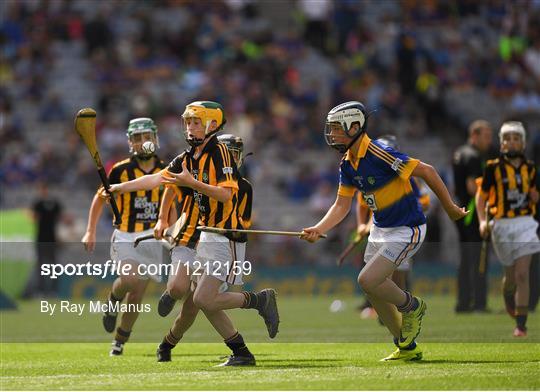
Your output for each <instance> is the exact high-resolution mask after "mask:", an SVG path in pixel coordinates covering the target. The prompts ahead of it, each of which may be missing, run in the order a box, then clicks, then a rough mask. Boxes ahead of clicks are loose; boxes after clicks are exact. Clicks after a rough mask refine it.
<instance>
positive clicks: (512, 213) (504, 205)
mask: <svg viewBox="0 0 540 392" xmlns="http://www.w3.org/2000/svg"><path fill="white" fill-rule="evenodd" d="M481 184H482V185H481V192H482V196H483V197H484V198H485V199H486V200H488V203H489V214H490V216H491V217H493V218H513V217H516V216H522V215H534V214H535V212H536V205H535V203H533V202H532V200H531V199H530V197H529V192H530V191H531V190H532V189H536V167H535V165H534V162H532V161H526V160H523V161H522V163H521V164H520V165H519V167H515V166H514V165H512V164H511V163H510V162H509V161H508V160H507V159H505V158H504V157H500V158H497V159H493V160H490V161H487V164H486V167H485V169H484V174H483V176H482V182H481Z"/></svg>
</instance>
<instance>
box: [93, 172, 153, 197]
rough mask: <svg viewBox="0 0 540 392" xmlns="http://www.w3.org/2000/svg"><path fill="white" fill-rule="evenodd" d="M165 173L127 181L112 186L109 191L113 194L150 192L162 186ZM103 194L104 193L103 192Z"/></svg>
mask: <svg viewBox="0 0 540 392" xmlns="http://www.w3.org/2000/svg"><path fill="white" fill-rule="evenodd" d="M162 173H163V172H159V173H154V174H147V175H145V176H142V177H139V178H136V179H134V180H131V181H126V182H123V183H121V184H115V185H111V187H110V188H109V191H110V192H111V193H116V194H122V193H129V192H136V191H150V190H152V189H154V188H157V187H158V186H160V185H161V177H162V176H163V174H162ZM102 193H103V191H102Z"/></svg>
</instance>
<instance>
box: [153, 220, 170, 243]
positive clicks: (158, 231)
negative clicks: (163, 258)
mask: <svg viewBox="0 0 540 392" xmlns="http://www.w3.org/2000/svg"><path fill="white" fill-rule="evenodd" d="M167 227H169V223H168V222H167V220H166V219H161V218H159V219H158V221H157V222H156V225H155V226H154V237H155V238H157V239H158V240H160V239H162V238H163V235H164V233H165V229H167Z"/></svg>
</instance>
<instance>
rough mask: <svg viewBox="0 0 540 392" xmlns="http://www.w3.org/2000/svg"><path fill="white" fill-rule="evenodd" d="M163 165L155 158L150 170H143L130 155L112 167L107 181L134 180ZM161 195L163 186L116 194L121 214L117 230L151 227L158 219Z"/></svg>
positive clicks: (114, 182)
mask: <svg viewBox="0 0 540 392" xmlns="http://www.w3.org/2000/svg"><path fill="white" fill-rule="evenodd" d="M164 167H165V164H164V163H163V161H161V160H160V159H159V158H156V164H155V166H154V167H153V168H152V169H151V170H150V171H148V172H145V171H144V170H142V169H141V168H140V167H139V164H138V162H137V159H135V158H134V157H131V158H128V159H125V160H123V161H120V162H118V163H116V164H115V165H114V166H113V167H112V169H111V171H110V173H109V182H110V183H111V184H119V183H121V182H126V181H131V180H135V179H136V178H139V177H142V176H144V175H146V174H154V173H158V172H159V171H161V170H162V169H163V168H164ZM162 195H163V187H158V188H154V189H152V190H151V191H137V192H130V193H124V194H122V195H119V196H117V197H116V203H117V205H118V209H119V211H120V215H121V216H122V224H121V225H120V227H118V230H120V231H126V232H129V233H133V232H140V231H144V230H148V229H151V228H153V227H154V226H155V224H156V222H157V219H158V215H159V204H160V201H161V196H162Z"/></svg>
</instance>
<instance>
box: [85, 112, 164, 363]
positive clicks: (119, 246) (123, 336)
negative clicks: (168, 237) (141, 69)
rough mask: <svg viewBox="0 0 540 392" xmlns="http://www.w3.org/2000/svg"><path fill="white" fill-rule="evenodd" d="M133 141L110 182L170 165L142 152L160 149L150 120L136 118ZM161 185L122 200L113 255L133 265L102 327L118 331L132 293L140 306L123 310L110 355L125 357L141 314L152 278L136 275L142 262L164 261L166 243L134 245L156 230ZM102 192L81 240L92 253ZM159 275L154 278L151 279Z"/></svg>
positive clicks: (130, 133)
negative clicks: (124, 304)
mask: <svg viewBox="0 0 540 392" xmlns="http://www.w3.org/2000/svg"><path fill="white" fill-rule="evenodd" d="M127 136H128V143H129V151H130V153H131V157H130V158H128V159H126V160H123V161H120V162H118V163H116V164H115V165H114V166H113V168H112V169H111V172H110V173H109V181H110V183H111V184H118V183H122V182H126V181H129V180H133V179H135V178H140V177H143V176H144V175H146V174H149V173H159V172H161V170H162V169H163V168H164V167H165V165H164V163H163V162H162V161H161V160H160V159H159V158H158V157H157V156H156V155H155V153H154V152H148V151H146V152H143V149H142V145H143V143H144V142H147V141H148V142H151V143H152V144H153V146H154V148H150V149H149V150H151V151H152V150H154V151H155V150H156V148H159V142H158V136H157V127H156V125H155V124H154V121H152V120H151V119H149V118H136V119H133V120H131V121H130V122H129V126H128V130H127ZM161 188H162V187H160V185H159V184H157V185H156V186H155V187H152V188H150V189H149V190H148V191H146V192H145V191H138V192H136V191H133V192H130V193H125V194H123V195H121V196H120V197H119V198H118V199H117V202H118V206H119V209H120V214H121V215H122V224H121V225H120V227H118V228H117V229H116V230H114V233H113V235H112V239H111V259H112V260H116V261H121V262H122V264H131V271H130V272H129V273H128V274H126V275H120V276H119V277H118V278H117V279H116V280H115V281H114V283H113V285H112V288H111V292H110V294H109V303H108V305H109V308H108V309H107V311H106V312H105V313H104V314H103V327H104V328H105V330H106V331H107V332H113V331H114V329H115V326H116V318H117V316H118V310H117V307H118V306H119V304H120V303H121V302H122V300H123V299H124V297H126V295H127V300H126V302H127V304H129V305H135V309H133V307H130V308H131V309H130V310H131V311H128V312H124V313H123V314H122V318H121V320H120V326H119V327H118V328H117V329H116V335H115V337H114V340H113V343H112V348H111V351H110V355H121V354H122V352H123V347H124V344H125V343H126V342H127V341H128V339H129V336H130V334H131V330H132V328H133V324H135V321H136V320H137V317H138V315H139V312H138V311H135V310H136V308H137V306H138V305H139V304H140V303H141V301H142V298H143V295H144V292H145V290H146V286H147V285H148V282H149V281H148V278H147V276H139V275H137V274H132V272H137V265H138V264H141V263H144V264H149V263H155V262H156V261H159V260H160V259H161V255H162V253H161V252H162V245H161V244H159V243H158V242H157V241H155V240H154V241H147V242H145V243H141V244H140V245H139V246H138V247H137V248H134V247H133V241H134V240H135V238H136V237H137V236H140V235H144V234H147V233H151V232H152V230H153V227H154V225H155V224H156V221H157V218H158V213H159V202H160V198H161V196H162V190H161ZM100 193H101V194H102V193H103V192H99V191H98V192H97V193H96V195H95V196H94V199H93V200H92V206H91V207H90V212H89V215H88V225H87V228H86V233H85V235H84V237H83V238H82V243H83V244H84V246H85V248H86V250H87V251H89V252H92V251H93V250H94V247H95V242H96V225H97V223H98V221H99V218H100V216H101V212H102V211H103V205H104V203H105V200H106V199H105V198H104V197H102V196H101V195H100ZM152 278H154V279H155V277H152Z"/></svg>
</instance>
